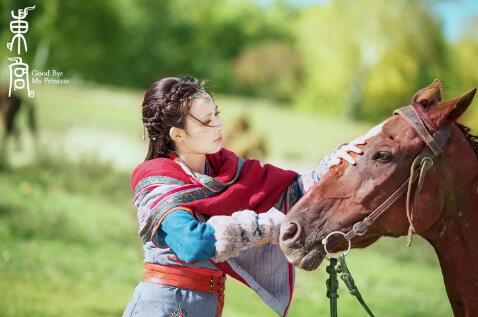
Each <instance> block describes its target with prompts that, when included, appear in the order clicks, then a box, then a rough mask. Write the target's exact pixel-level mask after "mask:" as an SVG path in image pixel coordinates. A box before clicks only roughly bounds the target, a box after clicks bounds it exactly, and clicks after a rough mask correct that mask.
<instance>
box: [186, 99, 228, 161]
mask: <svg viewBox="0 0 478 317" xmlns="http://www.w3.org/2000/svg"><path fill="white" fill-rule="evenodd" d="M221 148H222V122H221V119H220V118H219V108H218V106H217V105H216V103H215V102H214V101H213V100H212V98H210V97H209V96H206V97H203V98H198V99H193V100H192V104H191V109H190V110H189V115H188V118H187V120H186V130H184V133H183V137H182V141H181V150H182V151H185V152H187V153H193V154H211V153H216V152H218V151H219V150H220V149H221Z"/></svg>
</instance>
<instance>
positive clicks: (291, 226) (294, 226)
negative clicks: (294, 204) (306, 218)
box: [281, 221, 301, 244]
mask: <svg viewBox="0 0 478 317" xmlns="http://www.w3.org/2000/svg"><path fill="white" fill-rule="evenodd" d="M300 231H301V227H300V225H299V224H298V223H297V222H293V221H292V222H289V223H288V224H287V225H286V226H285V228H284V230H283V231H282V235H281V241H282V242H284V243H286V244H291V243H294V242H295V241H296V240H297V238H298V236H299V235H300Z"/></svg>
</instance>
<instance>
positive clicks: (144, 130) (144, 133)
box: [143, 125, 146, 141]
mask: <svg viewBox="0 0 478 317" xmlns="http://www.w3.org/2000/svg"><path fill="white" fill-rule="evenodd" d="M144 140H146V126H144V125H143V141H144Z"/></svg>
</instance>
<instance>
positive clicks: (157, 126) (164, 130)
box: [142, 76, 205, 161]
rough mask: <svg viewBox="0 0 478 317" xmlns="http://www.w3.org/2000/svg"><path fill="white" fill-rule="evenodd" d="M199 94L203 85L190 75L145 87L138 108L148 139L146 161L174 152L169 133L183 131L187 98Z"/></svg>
mask: <svg viewBox="0 0 478 317" xmlns="http://www.w3.org/2000/svg"><path fill="white" fill-rule="evenodd" d="M200 91H205V88H204V82H200V81H199V80H198V79H196V78H193V77H190V76H187V77H181V78H180V77H166V78H162V79H160V80H158V81H156V82H154V83H153V84H152V85H151V86H150V87H149V88H148V90H147V91H146V93H145V94H144V100H143V105H142V107H143V124H144V127H145V128H146V130H147V131H148V136H149V149H148V154H147V155H146V159H145V160H146V161H147V160H151V159H155V158H158V157H167V156H168V155H169V154H170V153H171V152H173V151H174V150H175V148H174V141H173V140H172V139H171V137H170V136H169V130H170V129H171V128H172V127H176V128H181V129H185V127H186V119H187V115H188V113H189V110H190V108H191V102H190V101H191V98H192V96H193V94H194V93H197V92H200Z"/></svg>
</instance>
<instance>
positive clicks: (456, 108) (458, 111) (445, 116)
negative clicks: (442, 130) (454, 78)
mask: <svg viewBox="0 0 478 317" xmlns="http://www.w3.org/2000/svg"><path fill="white" fill-rule="evenodd" d="M475 93H476V88H474V89H472V90H470V91H469V92H467V93H466V94H464V95H463V96H461V97H458V98H455V99H452V100H448V101H444V102H442V103H440V104H439V105H438V106H437V107H434V108H433V109H430V111H429V113H428V114H429V116H430V118H431V119H432V120H433V121H434V122H435V123H436V124H437V125H438V126H439V127H441V126H443V125H445V124H447V123H450V122H453V121H456V120H457V119H458V118H459V117H460V116H461V115H462V114H463V112H465V111H466V109H468V106H469V105H470V104H471V102H472V101H473V97H474V96H475Z"/></svg>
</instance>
